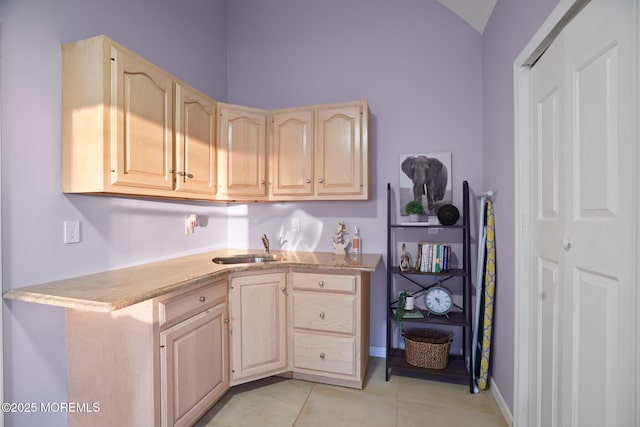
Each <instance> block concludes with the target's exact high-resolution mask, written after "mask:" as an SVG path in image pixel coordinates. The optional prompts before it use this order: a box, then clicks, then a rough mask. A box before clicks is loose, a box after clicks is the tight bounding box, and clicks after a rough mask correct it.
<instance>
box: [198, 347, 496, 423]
mask: <svg viewBox="0 0 640 427" xmlns="http://www.w3.org/2000/svg"><path fill="white" fill-rule="evenodd" d="M205 426H207V427H210V426H215V427H245V426H247V427H249V426H250V427H314V426H318V427H325V426H331V427H356V426H363V427H365V426H366V427H378V426H380V427H400V426H402V427H404V426H421V427H422V426H424V427H440V426H447V427H450V426H456V427H465V426H472V427H507V423H506V421H505V420H504V418H503V416H502V414H501V413H500V409H499V408H498V406H497V404H496V402H495V400H494V399H493V396H492V395H491V393H490V392H489V391H483V392H480V393H478V394H470V393H469V388H468V387H467V386H464V385H455V384H448V383H442V382H435V381H426V380H422V379H416V378H408V377H402V376H397V375H392V376H391V378H390V379H389V381H388V382H387V381H385V379H384V359H380V358H371V359H370V360H369V369H368V373H367V379H366V381H365V387H364V389H363V390H354V389H350V388H345V387H336V386H330V385H324V384H315V383H311V382H307V381H301V380H294V379H284V378H277V377H271V378H266V379H264V380H260V381H255V382H252V383H249V384H243V385H240V386H236V387H233V388H232V389H231V390H229V392H228V393H227V394H226V395H225V396H224V397H223V398H222V399H221V400H220V401H219V402H218V403H217V404H216V405H215V406H214V407H213V408H211V410H210V411H209V412H207V413H206V414H205V415H204V416H203V417H202V418H201V419H200V421H198V423H196V427H205Z"/></svg>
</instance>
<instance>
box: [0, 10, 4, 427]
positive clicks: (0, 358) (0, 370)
mask: <svg viewBox="0 0 640 427" xmlns="http://www.w3.org/2000/svg"><path fill="white" fill-rule="evenodd" d="M0 290H1V291H2V293H4V287H3V284H2V22H0ZM3 306H4V302H2V301H0V402H4V333H3V330H4V327H3V320H2V317H3ZM3 426H4V416H0V427H3Z"/></svg>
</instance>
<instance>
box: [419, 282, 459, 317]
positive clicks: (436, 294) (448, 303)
mask: <svg viewBox="0 0 640 427" xmlns="http://www.w3.org/2000/svg"><path fill="white" fill-rule="evenodd" d="M424 305H425V307H426V308H427V310H429V312H431V313H433V314H447V313H448V312H449V310H451V307H452V306H453V300H452V299H451V293H450V292H449V291H448V290H446V289H445V288H441V287H439V286H434V287H433V288H430V289H429V290H428V291H427V293H426V294H425V295H424Z"/></svg>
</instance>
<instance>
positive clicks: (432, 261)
mask: <svg viewBox="0 0 640 427" xmlns="http://www.w3.org/2000/svg"><path fill="white" fill-rule="evenodd" d="M450 257H451V247H450V246H449V245H447V244H444V243H430V242H419V243H418V253H417V254H416V270H418V271H422V272H425V273H441V272H444V271H448V270H449V259H450Z"/></svg>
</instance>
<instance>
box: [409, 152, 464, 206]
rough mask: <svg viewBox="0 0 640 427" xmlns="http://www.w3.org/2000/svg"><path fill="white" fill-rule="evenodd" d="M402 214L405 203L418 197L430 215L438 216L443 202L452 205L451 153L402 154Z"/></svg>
mask: <svg viewBox="0 0 640 427" xmlns="http://www.w3.org/2000/svg"><path fill="white" fill-rule="evenodd" d="M399 187H400V215H407V213H406V212H405V206H406V205H407V203H409V202H410V201H411V200H418V201H420V202H421V203H422V208H423V210H424V213H425V214H426V215H436V214H437V213H438V209H439V208H440V206H442V205H446V204H451V201H452V197H451V153H426V154H401V155H400V185H399Z"/></svg>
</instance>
